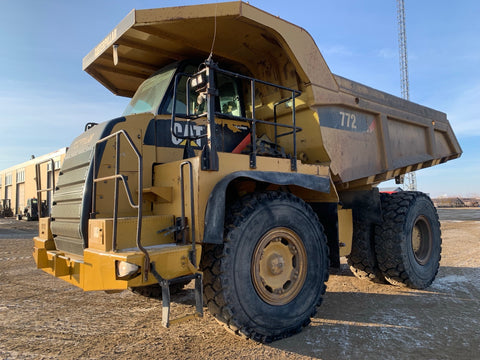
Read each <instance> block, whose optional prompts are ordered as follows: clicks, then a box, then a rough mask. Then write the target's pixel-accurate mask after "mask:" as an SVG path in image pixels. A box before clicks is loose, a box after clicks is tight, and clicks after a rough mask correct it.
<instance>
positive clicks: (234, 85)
mask: <svg viewBox="0 0 480 360" xmlns="http://www.w3.org/2000/svg"><path fill="white" fill-rule="evenodd" d="M217 89H218V99H219V105H220V110H219V111H220V112H221V113H223V114H225V115H233V116H242V108H241V105H240V89H239V83H238V82H237V81H236V79H234V78H231V77H229V76H226V75H224V74H221V73H217Z"/></svg>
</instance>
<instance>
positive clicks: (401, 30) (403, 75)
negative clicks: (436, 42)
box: [397, 0, 417, 191]
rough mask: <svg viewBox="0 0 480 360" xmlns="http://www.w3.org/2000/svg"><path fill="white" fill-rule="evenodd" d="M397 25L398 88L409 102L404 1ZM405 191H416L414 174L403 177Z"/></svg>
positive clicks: (401, 4) (398, 7) (398, 5)
mask: <svg viewBox="0 0 480 360" xmlns="http://www.w3.org/2000/svg"><path fill="white" fill-rule="evenodd" d="M397 25H398V54H399V59H400V86H401V89H402V97H403V98H404V99H405V100H410V93H409V83H408V56H407V33H406V29H405V1H404V0H397ZM404 189H405V190H410V191H416V190H417V176H416V174H415V172H409V173H408V174H406V176H405V184H404Z"/></svg>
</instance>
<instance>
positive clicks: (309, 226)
mask: <svg viewBox="0 0 480 360" xmlns="http://www.w3.org/2000/svg"><path fill="white" fill-rule="evenodd" d="M328 266H329V262H328V249H327V242H326V237H325V234H324V232H323V227H322V225H321V224H320V222H319V221H318V218H317V216H316V214H315V213H314V212H313V210H312V209H311V208H310V206H309V205H307V204H306V203H305V202H303V200H301V199H299V198H297V197H295V196H293V195H291V194H287V193H281V192H266V193H260V194H254V195H248V196H246V197H245V198H243V199H242V200H241V201H239V202H238V203H237V204H236V205H234V206H233V207H232V209H231V212H230V215H229V216H228V217H227V220H226V228H225V242H224V244H223V245H207V246H206V247H205V250H204V257H203V259H202V268H203V271H204V294H205V300H206V303H207V306H208V309H209V311H210V312H211V313H212V314H213V315H214V316H215V318H216V319H217V320H218V321H220V322H221V323H223V324H224V325H225V326H226V327H227V328H228V329H230V330H232V331H233V332H234V333H236V334H237V335H243V336H245V337H247V338H252V339H254V340H256V341H259V342H271V341H274V340H277V339H281V338H285V337H288V336H290V335H293V334H295V333H298V332H299V331H301V330H302V328H303V327H304V326H306V325H308V324H309V323H310V318H311V317H312V316H314V315H315V313H316V308H317V306H319V305H320V304H321V301H322V295H323V294H324V293H325V289H326V286H325V282H326V281H327V280H328Z"/></svg>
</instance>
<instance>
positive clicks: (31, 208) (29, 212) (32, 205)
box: [19, 198, 48, 221]
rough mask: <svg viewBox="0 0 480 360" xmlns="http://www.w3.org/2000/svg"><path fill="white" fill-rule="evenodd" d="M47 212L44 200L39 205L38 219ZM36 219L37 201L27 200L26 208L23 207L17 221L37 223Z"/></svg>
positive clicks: (34, 199) (33, 199)
mask: <svg viewBox="0 0 480 360" xmlns="http://www.w3.org/2000/svg"><path fill="white" fill-rule="evenodd" d="M47 212H48V208H47V202H46V201H45V200H44V201H42V204H41V214H40V217H44V216H47ZM38 218H39V216H38V200H37V199H36V198H32V199H28V200H27V206H25V208H24V209H23V214H22V215H21V216H20V218H19V220H21V219H24V220H27V221H37V220H38Z"/></svg>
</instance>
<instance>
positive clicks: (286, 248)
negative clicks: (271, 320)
mask: <svg viewBox="0 0 480 360" xmlns="http://www.w3.org/2000/svg"><path fill="white" fill-rule="evenodd" d="M306 269H307V255H306V251H305V247H304V245H303V242H302V240H301V239H300V237H299V236H298V235H297V234H296V233H295V232H294V231H292V230H290V229H287V228H275V229H272V230H270V231H268V232H267V233H266V234H265V235H264V236H263V237H262V238H261V239H260V241H259V242H258V244H257V246H256V248H255V250H254V253H253V257H252V266H251V275H252V280H253V284H254V286H255V290H256V291H257V293H258V295H259V296H260V297H261V298H262V300H263V301H265V302H267V303H269V304H271V305H284V304H287V303H289V302H290V301H292V300H293V299H294V298H295V297H296V296H297V295H298V293H299V292H300V290H301V289H302V286H303V284H304V282H305V278H306V272H307V271H306Z"/></svg>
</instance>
